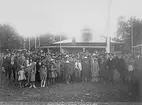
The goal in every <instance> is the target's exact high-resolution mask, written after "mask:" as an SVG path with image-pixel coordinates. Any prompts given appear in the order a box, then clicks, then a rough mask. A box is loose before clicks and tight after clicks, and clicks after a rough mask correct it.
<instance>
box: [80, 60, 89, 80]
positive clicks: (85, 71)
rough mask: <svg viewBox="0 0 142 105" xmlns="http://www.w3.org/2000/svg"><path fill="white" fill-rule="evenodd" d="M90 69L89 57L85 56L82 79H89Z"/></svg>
mask: <svg viewBox="0 0 142 105" xmlns="http://www.w3.org/2000/svg"><path fill="white" fill-rule="evenodd" d="M89 70H90V62H89V58H87V57H84V59H83V61H82V81H84V80H85V81H87V80H88V76H89Z"/></svg>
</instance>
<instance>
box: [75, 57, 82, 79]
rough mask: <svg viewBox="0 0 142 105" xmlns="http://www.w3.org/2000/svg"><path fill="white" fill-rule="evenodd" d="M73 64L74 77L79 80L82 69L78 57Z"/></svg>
mask: <svg viewBox="0 0 142 105" xmlns="http://www.w3.org/2000/svg"><path fill="white" fill-rule="evenodd" d="M74 66H75V77H76V79H78V80H80V77H81V71H82V64H81V62H80V61H79V59H77V61H76V62H75V65H74Z"/></svg>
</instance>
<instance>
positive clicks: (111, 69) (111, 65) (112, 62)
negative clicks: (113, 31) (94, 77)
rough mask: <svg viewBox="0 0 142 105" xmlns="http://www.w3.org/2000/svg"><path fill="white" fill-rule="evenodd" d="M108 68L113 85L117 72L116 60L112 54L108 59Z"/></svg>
mask: <svg viewBox="0 0 142 105" xmlns="http://www.w3.org/2000/svg"><path fill="white" fill-rule="evenodd" d="M107 68H108V74H109V80H110V82H111V83H113V72H114V70H115V60H114V57H113V55H112V54H110V55H109V58H108V59H107Z"/></svg>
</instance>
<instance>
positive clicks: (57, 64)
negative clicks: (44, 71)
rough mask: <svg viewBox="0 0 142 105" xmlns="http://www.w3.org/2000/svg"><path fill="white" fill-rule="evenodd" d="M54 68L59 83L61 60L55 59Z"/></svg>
mask: <svg viewBox="0 0 142 105" xmlns="http://www.w3.org/2000/svg"><path fill="white" fill-rule="evenodd" d="M55 66H56V68H57V70H56V71H57V80H58V81H61V60H60V59H56V62H55Z"/></svg>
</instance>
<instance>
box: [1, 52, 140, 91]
mask: <svg viewBox="0 0 142 105" xmlns="http://www.w3.org/2000/svg"><path fill="white" fill-rule="evenodd" d="M141 62H142V57H141V55H140V54H138V55H137V56H135V55H133V54H131V53H129V54H122V53H117V54H112V53H110V54H107V53H98V52H96V53H88V52H85V53H83V52H81V53H55V54H54V53H47V52H43V51H37V52H29V51H25V52H16V51H13V52H8V53H4V54H3V63H2V67H3V69H2V70H3V75H4V77H5V78H8V79H9V81H11V77H13V81H18V82H19V85H20V87H25V86H29V88H32V87H33V88H36V84H35V83H40V85H41V87H45V86H48V84H50V83H52V84H54V83H56V82H66V83H67V84H69V83H70V82H81V81H92V82H95V83H98V82H100V81H101V83H104V84H105V83H123V84H125V83H126V82H127V83H129V87H130V93H133V94H134V92H133V91H132V90H133V89H134V88H135V90H137V89H136V83H137V82H138V81H139V84H141V78H139V79H138V78H137V77H138V76H139V77H140V71H141V69H142V65H141ZM135 71H138V72H135ZM136 78H137V81H135V80H136ZM137 84H138V83H137ZM134 85H135V86H134ZM139 87H140V86H139ZM135 94H137V93H136V92H135Z"/></svg>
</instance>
